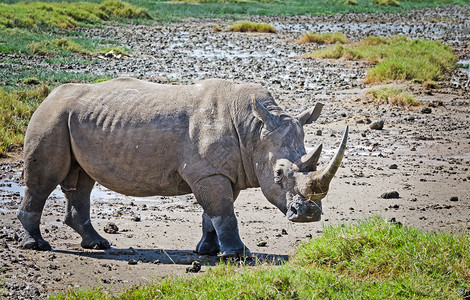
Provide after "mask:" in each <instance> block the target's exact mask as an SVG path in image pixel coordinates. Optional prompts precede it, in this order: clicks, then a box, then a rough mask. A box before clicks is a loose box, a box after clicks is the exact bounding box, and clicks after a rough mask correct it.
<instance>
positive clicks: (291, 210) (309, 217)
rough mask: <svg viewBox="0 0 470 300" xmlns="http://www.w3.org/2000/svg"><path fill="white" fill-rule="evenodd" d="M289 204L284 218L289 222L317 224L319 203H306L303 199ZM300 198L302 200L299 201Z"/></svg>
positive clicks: (320, 206)
mask: <svg viewBox="0 0 470 300" xmlns="http://www.w3.org/2000/svg"><path fill="white" fill-rule="evenodd" d="M295 198H296V199H295V200H293V201H292V202H290V203H289V205H288V208H287V212H286V217H287V219H288V220H289V221H291V222H317V221H320V219H321V214H322V203H321V201H306V200H305V199H304V198H303V197H300V196H298V197H295ZM301 198H302V200H301ZM320 199H321V198H320Z"/></svg>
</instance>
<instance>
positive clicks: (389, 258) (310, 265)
mask: <svg viewBox="0 0 470 300" xmlns="http://www.w3.org/2000/svg"><path fill="white" fill-rule="evenodd" d="M469 248H470V239H469V237H468V236H467V235H462V236H456V235H451V234H446V233H426V232H423V231H420V230H417V229H414V228H411V227H406V226H401V225H397V224H393V223H389V222H386V221H384V220H382V219H380V218H373V219H370V220H368V221H362V222H359V223H358V224H355V225H338V226H330V227H327V228H325V230H324V233H323V235H322V236H321V237H319V238H317V239H314V240H311V241H310V242H307V243H305V244H303V245H301V246H300V247H299V248H298V249H297V253H296V255H295V256H294V257H293V258H292V259H291V260H290V261H289V262H286V263H285V264H284V265H282V266H272V265H261V266H257V267H240V266H237V265H233V264H232V265H230V264H228V265H226V264H222V265H219V266H217V267H215V268H211V269H209V270H208V271H207V272H206V273H205V274H203V275H201V276H194V275H186V276H181V277H172V278H167V279H165V280H163V281H161V282H157V283H155V284H153V285H146V286H142V287H135V288H131V289H129V290H126V291H125V292H124V293H122V294H120V295H117V296H112V295H111V293H109V292H107V291H106V290H104V289H95V290H89V291H72V292H70V293H68V294H61V295H58V296H56V297H55V298H54V299H220V298H221V297H222V298H224V299H462V298H463V296H465V295H469V294H470V253H469V251H468V249H469Z"/></svg>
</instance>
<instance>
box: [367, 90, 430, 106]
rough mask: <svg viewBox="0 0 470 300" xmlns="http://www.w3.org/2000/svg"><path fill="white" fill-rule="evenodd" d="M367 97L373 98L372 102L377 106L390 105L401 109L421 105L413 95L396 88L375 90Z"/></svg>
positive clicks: (369, 92) (368, 93)
mask: <svg viewBox="0 0 470 300" xmlns="http://www.w3.org/2000/svg"><path fill="white" fill-rule="evenodd" d="M366 95H367V96H369V97H371V99H372V102H374V103H375V104H389V105H395V106H400V107H411V106H418V105H420V104H421V102H420V101H418V100H416V99H415V98H414V97H413V96H412V95H410V94H408V93H407V92H405V91H403V90H402V89H400V88H396V87H383V88H379V89H373V90H370V91H368V92H367V93H366Z"/></svg>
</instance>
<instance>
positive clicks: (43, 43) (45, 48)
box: [0, 28, 128, 57]
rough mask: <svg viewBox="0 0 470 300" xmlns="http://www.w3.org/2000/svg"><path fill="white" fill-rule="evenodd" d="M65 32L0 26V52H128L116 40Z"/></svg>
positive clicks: (63, 53)
mask: <svg viewBox="0 0 470 300" xmlns="http://www.w3.org/2000/svg"><path fill="white" fill-rule="evenodd" d="M62 33H64V32H62ZM65 33H67V36H66V37H58V36H57V35H56V34H61V32H58V33H56V32H50V33H43V32H33V31H29V30H26V29H21V28H0V53H5V54H11V53H15V54H26V55H42V56H60V57H70V56H73V55H77V54H78V55H83V54H89V55H90V54H101V53H106V52H107V51H109V50H110V49H114V50H115V51H119V52H120V53H126V54H127V53H128V50H127V49H124V48H123V47H119V46H116V45H117V44H118V42H116V41H111V40H99V39H91V38H84V37H81V36H79V34H77V33H75V32H73V31H67V32H65Z"/></svg>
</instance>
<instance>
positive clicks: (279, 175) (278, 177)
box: [274, 169, 284, 184]
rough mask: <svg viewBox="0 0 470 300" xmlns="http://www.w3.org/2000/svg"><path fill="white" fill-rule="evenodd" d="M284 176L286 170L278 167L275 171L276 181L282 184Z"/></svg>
mask: <svg viewBox="0 0 470 300" xmlns="http://www.w3.org/2000/svg"><path fill="white" fill-rule="evenodd" d="M283 177H284V172H283V171H282V169H277V170H276V172H274V182H275V183H278V184H281V183H282V178H283Z"/></svg>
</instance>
